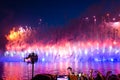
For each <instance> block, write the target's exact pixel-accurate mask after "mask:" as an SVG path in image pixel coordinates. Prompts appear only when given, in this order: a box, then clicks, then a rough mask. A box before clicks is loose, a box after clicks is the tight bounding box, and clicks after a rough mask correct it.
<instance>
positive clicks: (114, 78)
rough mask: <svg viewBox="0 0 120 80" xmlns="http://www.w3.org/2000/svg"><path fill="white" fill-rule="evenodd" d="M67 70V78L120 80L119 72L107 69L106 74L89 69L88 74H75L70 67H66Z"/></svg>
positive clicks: (70, 79) (75, 79)
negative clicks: (115, 72)
mask: <svg viewBox="0 0 120 80" xmlns="http://www.w3.org/2000/svg"><path fill="white" fill-rule="evenodd" d="M67 72H68V77H69V80H120V74H117V75H116V74H113V73H112V71H108V72H107V73H106V75H103V74H102V73H101V72H100V71H98V70H93V69H91V70H90V71H89V74H85V73H79V74H76V73H74V72H73V71H72V68H71V67H68V68H67Z"/></svg>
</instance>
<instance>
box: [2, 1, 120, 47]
mask: <svg viewBox="0 0 120 80" xmlns="http://www.w3.org/2000/svg"><path fill="white" fill-rule="evenodd" d="M106 13H111V14H114V15H117V14H118V13H120V0H19V1H18V0H16V1H14V0H0V28H1V29H0V41H1V42H4V40H5V37H4V35H5V34H7V33H8V31H9V30H10V29H11V28H12V27H13V26H14V25H31V26H34V27H35V26H36V25H37V24H38V22H39V19H42V21H43V23H45V24H47V25H48V26H54V27H58V26H63V27H64V26H65V25H66V24H69V22H70V21H72V20H77V19H79V18H81V17H84V16H93V15H99V16H102V15H104V14H106ZM1 42H0V45H1V46H3V45H4V44H5V42H4V43H1Z"/></svg>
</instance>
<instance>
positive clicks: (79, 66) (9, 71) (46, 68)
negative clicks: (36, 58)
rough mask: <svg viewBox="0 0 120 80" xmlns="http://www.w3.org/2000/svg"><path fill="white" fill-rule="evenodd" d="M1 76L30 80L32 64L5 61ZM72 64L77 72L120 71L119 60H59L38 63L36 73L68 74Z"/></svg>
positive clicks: (0, 71) (4, 78)
mask: <svg viewBox="0 0 120 80" xmlns="http://www.w3.org/2000/svg"><path fill="white" fill-rule="evenodd" d="M0 66H1V67H0V77H2V78H3V80H30V79H31V67H32V66H31V64H27V63H24V62H4V63H0ZM68 66H71V67H72V68H73V70H74V71H75V72H85V73H88V72H89V69H95V70H99V71H101V72H102V73H103V74H105V73H106V72H107V71H108V70H112V71H113V73H117V74H118V73H120V69H119V68H120V63H119V62H104V63H102V62H91V63H90V62H73V63H70V62H58V63H36V64H35V74H38V73H50V74H66V73H67V72H66V69H67V67H68Z"/></svg>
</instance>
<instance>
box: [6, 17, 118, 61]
mask: <svg viewBox="0 0 120 80" xmlns="http://www.w3.org/2000/svg"><path fill="white" fill-rule="evenodd" d="M94 18H95V21H96V16H94ZM86 19H88V17H87V18H86ZM84 26H85V25H84V24H83V25H81V27H80V28H79V29H77V30H75V31H74V30H73V32H71V34H68V33H69V31H67V30H64V31H65V32H62V33H60V32H57V33H55V31H57V30H53V31H48V30H41V29H32V28H31V27H18V28H16V27H15V28H13V29H12V30H11V31H10V33H9V34H8V35H6V39H7V40H8V43H7V45H6V49H7V50H6V52H5V56H12V57H14V56H17V57H19V58H24V57H25V56H27V55H28V54H29V53H31V52H35V53H37V54H38V56H39V61H59V60H72V61H79V60H81V61H91V60H92V61H114V60H116V61H120V57H119V56H120V42H119V39H120V33H119V30H120V23H119V22H104V23H102V24H100V25H96V24H94V23H93V25H87V26H89V27H88V29H89V30H88V29H87V30H84V29H83V30H81V29H82V28H83V27H84ZM58 31H59V30H58ZM85 31H86V32H85ZM76 34H77V35H76Z"/></svg>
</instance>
